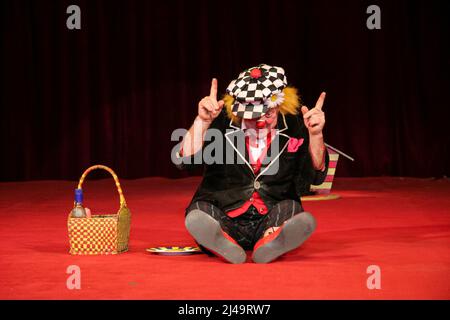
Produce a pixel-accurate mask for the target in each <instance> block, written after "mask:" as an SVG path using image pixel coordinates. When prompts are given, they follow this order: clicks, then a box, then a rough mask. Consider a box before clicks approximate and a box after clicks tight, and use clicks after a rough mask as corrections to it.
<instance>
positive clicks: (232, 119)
mask: <svg viewBox="0 0 450 320" xmlns="http://www.w3.org/2000/svg"><path fill="white" fill-rule="evenodd" d="M226 91H227V93H226V94H225V96H224V97H223V99H222V100H219V101H218V100H217V80H216V79H213V80H212V83H211V90H210V94H209V96H206V97H204V98H203V99H202V100H201V101H200V102H199V104H198V115H197V117H196V119H195V121H194V123H193V125H192V126H191V128H190V129H189V131H188V132H187V133H186V135H185V136H184V138H183V141H182V142H181V148H180V151H179V152H178V153H177V157H178V158H179V159H181V160H182V161H181V164H180V165H179V167H180V168H190V167H192V166H194V164H192V163H194V161H192V159H193V157H195V155H196V154H197V153H199V152H200V151H202V150H204V148H206V147H207V146H208V144H209V143H210V142H208V141H205V134H206V133H207V131H208V130H213V129H215V130H219V131H220V133H221V134H223V136H224V141H225V143H224V146H223V153H224V155H225V157H226V158H227V159H232V160H235V161H232V162H231V163H230V162H229V161H226V162H225V161H224V162H220V163H212V164H205V165H204V176H203V180H202V182H201V184H200V186H199V187H198V189H197V191H196V193H195V195H194V197H193V199H192V201H191V203H190V204H189V206H188V208H187V209H186V218H185V224H186V228H187V230H188V231H189V233H190V234H191V235H192V237H193V238H194V239H195V241H196V242H197V243H198V244H199V245H200V247H201V248H202V249H203V250H204V251H206V252H207V253H209V254H214V255H217V256H219V257H221V258H223V259H225V260H226V261H228V262H230V263H243V262H245V261H246V259H247V255H246V250H252V251H253V253H252V260H253V261H254V262H256V263H268V262H271V261H273V260H275V259H277V258H278V257H280V256H281V255H283V254H284V253H286V252H289V251H291V250H293V249H295V248H298V247H299V246H300V245H301V244H302V243H303V242H304V241H305V240H306V239H307V238H308V237H309V236H310V235H311V233H312V232H313V231H314V230H315V228H316V222H315V219H314V217H313V216H312V215H311V214H310V213H308V212H305V211H304V210H303V207H302V204H301V202H300V193H301V188H302V186H304V185H309V184H314V185H318V184H321V183H322V182H323V181H324V179H325V177H326V172H327V168H328V161H329V160H328V159H329V158H328V153H327V151H326V148H325V145H324V141H323V135H322V130H323V127H324V125H325V115H324V112H323V111H322V105H323V102H324V99H325V93H324V92H323V93H322V94H321V95H320V97H319V99H318V100H317V103H316V105H315V107H314V108H312V109H308V108H307V107H306V106H301V104H300V100H299V97H298V94H297V90H296V89H295V88H294V87H290V86H287V79H286V75H285V72H284V70H283V69H282V68H280V67H274V66H269V65H266V64H261V65H259V66H257V67H253V68H250V69H248V70H245V71H244V72H242V73H241V74H239V76H238V78H237V79H235V80H233V81H231V83H230V84H229V86H228V88H227V90H226ZM242 146H243V147H242Z"/></svg>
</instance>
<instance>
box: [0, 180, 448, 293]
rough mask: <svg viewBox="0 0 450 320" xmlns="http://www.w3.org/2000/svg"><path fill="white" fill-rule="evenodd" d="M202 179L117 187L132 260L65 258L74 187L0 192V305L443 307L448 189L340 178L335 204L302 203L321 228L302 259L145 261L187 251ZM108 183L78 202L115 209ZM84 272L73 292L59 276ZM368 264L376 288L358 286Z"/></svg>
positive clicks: (21, 186)
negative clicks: (370, 303) (357, 302)
mask: <svg viewBox="0 0 450 320" xmlns="http://www.w3.org/2000/svg"><path fill="white" fill-rule="evenodd" d="M198 181H199V180H198V178H189V179H182V180H169V179H162V178H151V179H141V180H129V181H126V180H125V181H122V185H123V187H124V192H125V197H126V199H127V202H128V204H129V207H130V209H131V212H132V214H133V216H132V230H131V240H130V247H131V250H130V252H128V253H126V254H123V255H118V256H96V257H76V256H71V255H69V254H68V242H67V230H66V218H67V214H68V212H69V210H70V207H71V204H72V192H73V188H74V187H75V185H76V183H75V182H67V181H40V182H27V183H0V212H1V215H2V216H1V219H0V235H1V241H0V298H1V299H450V250H449V249H450V197H449V195H450V181H449V180H443V179H441V180H431V179H409V178H407V179H402V178H372V179H370V178H365V179H346V178H338V179H337V181H336V183H335V186H334V190H333V192H334V193H337V194H340V195H341V196H342V198H341V199H338V200H331V201H322V202H305V203H304V207H305V209H306V210H308V211H310V212H312V213H313V215H314V216H315V217H316V219H317V222H318V229H317V231H316V233H314V234H313V236H312V237H311V238H310V239H309V240H308V241H307V242H306V243H305V244H304V246H303V247H301V248H300V249H298V250H296V251H294V252H291V253H289V254H288V255H287V256H285V257H283V258H282V259H280V260H278V261H276V262H273V263H271V264H267V265H256V264H254V263H251V262H250V261H249V262H248V263H246V264H243V265H230V264H226V263H224V262H222V261H221V260H219V259H216V258H210V257H207V256H206V255H203V254H202V255H194V256H183V257H168V256H156V255H150V254H147V253H146V252H145V248H147V247H151V246H160V245H193V244H194V243H193V241H192V240H191V238H190V237H189V235H188V233H187V231H186V230H185V229H184V223H183V218H184V211H183V210H184V208H185V206H186V205H187V203H188V201H189V200H190V197H191V196H192V194H193V192H194V190H195V187H196V185H197V183H198ZM113 186H114V185H113V183H112V180H100V181H88V182H87V184H86V186H85V202H86V204H87V206H89V207H90V208H92V209H94V211H96V212H109V211H114V210H116V209H117V206H118V196H117V195H116V194H115V193H114V189H113ZM69 265H78V266H79V267H80V268H81V274H82V276H81V283H82V284H81V286H82V287H81V290H68V289H67V288H66V279H67V277H68V275H67V274H66V268H67V267H68V266H69ZM369 265H378V266H379V267H380V268H381V289H380V290H369V289H368V288H367V286H366V279H367V277H368V274H367V273H366V268H367V267H368V266H369Z"/></svg>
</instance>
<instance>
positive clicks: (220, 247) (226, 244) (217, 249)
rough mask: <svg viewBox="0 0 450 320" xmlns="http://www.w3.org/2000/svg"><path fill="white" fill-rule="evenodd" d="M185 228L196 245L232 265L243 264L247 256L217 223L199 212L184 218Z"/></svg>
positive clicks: (194, 211) (196, 211)
mask: <svg viewBox="0 0 450 320" xmlns="http://www.w3.org/2000/svg"><path fill="white" fill-rule="evenodd" d="M185 223H186V228H187V230H188V231H189V233H190V234H191V235H192V237H194V239H195V240H196V241H197V242H198V244H200V245H202V246H204V247H205V248H206V249H208V250H210V251H211V252H213V253H214V254H216V255H218V256H219V257H221V258H223V259H225V260H226V261H228V262H230V263H234V264H238V263H244V262H245V260H246V259H247V255H246V253H245V251H244V249H242V247H241V246H240V245H239V244H238V243H237V242H236V241H235V240H234V239H233V238H231V237H230V236H229V235H228V234H226V233H225V232H224V231H223V230H222V228H221V227H220V224H219V222H218V221H216V220H215V219H214V218H213V217H211V216H210V215H208V214H207V213H205V212H203V211H201V210H197V209H195V210H192V211H191V212H189V213H188V215H187V216H186V220H185Z"/></svg>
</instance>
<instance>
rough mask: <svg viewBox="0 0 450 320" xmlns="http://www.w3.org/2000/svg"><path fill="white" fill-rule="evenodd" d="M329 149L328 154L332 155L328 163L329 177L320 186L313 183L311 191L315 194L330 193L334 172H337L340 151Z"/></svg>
mask: <svg viewBox="0 0 450 320" xmlns="http://www.w3.org/2000/svg"><path fill="white" fill-rule="evenodd" d="M327 149H328V154H329V155H330V163H329V165H328V172H327V177H326V178H325V181H324V182H323V183H322V184H320V185H318V186H313V185H311V191H313V192H314V193H315V194H329V193H330V191H331V186H332V184H333V179H334V173H335V172H336V166H337V162H338V159H339V153H337V152H336V151H334V150H333V149H331V148H327Z"/></svg>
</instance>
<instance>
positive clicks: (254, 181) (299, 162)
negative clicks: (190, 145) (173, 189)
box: [177, 110, 329, 212]
mask: <svg viewBox="0 0 450 320" xmlns="http://www.w3.org/2000/svg"><path fill="white" fill-rule="evenodd" d="M212 128H215V129H218V130H220V132H221V134H222V135H223V136H222V138H224V139H222V140H223V144H222V149H221V150H222V152H223V154H224V155H225V156H226V158H225V159H224V160H223V161H222V163H212V164H204V163H203V164H200V165H203V166H204V174H203V180H202V182H201V183H200V186H199V187H198V189H197V191H196V193H195V194H194V197H193V198H192V200H191V204H192V203H193V202H196V201H207V202H210V203H212V204H213V205H215V206H217V207H218V208H220V209H222V210H223V211H224V212H228V211H231V210H234V209H236V208H239V207H241V206H242V205H243V204H244V203H245V202H246V201H247V200H249V199H250V197H251V196H252V194H253V192H255V191H258V193H259V194H260V196H261V198H262V199H263V201H264V203H265V204H266V206H267V208H268V209H269V210H270V209H271V208H272V207H273V206H274V205H275V204H276V203H277V202H279V201H282V200H287V199H292V200H295V201H300V195H301V194H305V193H307V191H308V190H306V188H308V189H309V186H310V185H311V184H314V185H319V184H321V183H322V182H323V181H324V180H325V177H326V175H327V170H328V162H329V156H328V152H326V155H325V165H326V168H325V170H324V171H319V170H314V168H313V166H312V162H311V157H310V154H309V150H308V149H309V134H308V130H307V128H306V127H305V125H304V123H303V119H302V118H301V116H299V115H290V114H288V115H283V114H282V113H281V112H280V113H279V114H278V121H277V130H276V136H275V137H274V140H273V141H272V143H271V145H270V147H269V149H268V152H267V156H266V159H265V161H263V164H262V166H261V169H260V170H259V172H258V174H255V173H254V172H253V169H252V166H251V165H250V161H249V155H248V151H247V148H245V143H244V144H242V143H243V141H244V131H243V130H241V129H240V125H239V124H236V123H233V122H232V121H231V120H230V119H229V118H228V117H227V114H226V111H225V110H222V112H221V113H220V115H219V116H218V117H217V118H216V119H214V121H213V122H212V124H211V126H210V128H209V129H212ZM209 129H208V130H209ZM290 138H296V139H304V140H303V144H302V145H301V146H300V147H299V148H298V149H297V150H296V151H295V152H288V150H289V148H288V141H289V139H290ZM206 140H207V139H205V143H204V145H203V149H202V151H211V150H210V149H211V146H212V145H210V144H211V142H209V141H206ZM208 146H210V148H209V149H208ZM239 146H240V147H239ZM242 146H244V147H242ZM277 146H278V148H277ZM277 150H279V151H277ZM212 154H213V155H214V152H213V153H212ZM195 157H197V160H199V159H200V158H199V157H201V152H200V151H199V152H197V154H195V155H191V156H189V157H182V158H180V160H182V163H181V164H178V165H177V167H178V168H180V169H192V168H194V167H196V166H198V165H199V164H194V160H195ZM226 160H228V161H226ZM197 162H198V161H197ZM230 162H232V163H230Z"/></svg>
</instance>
